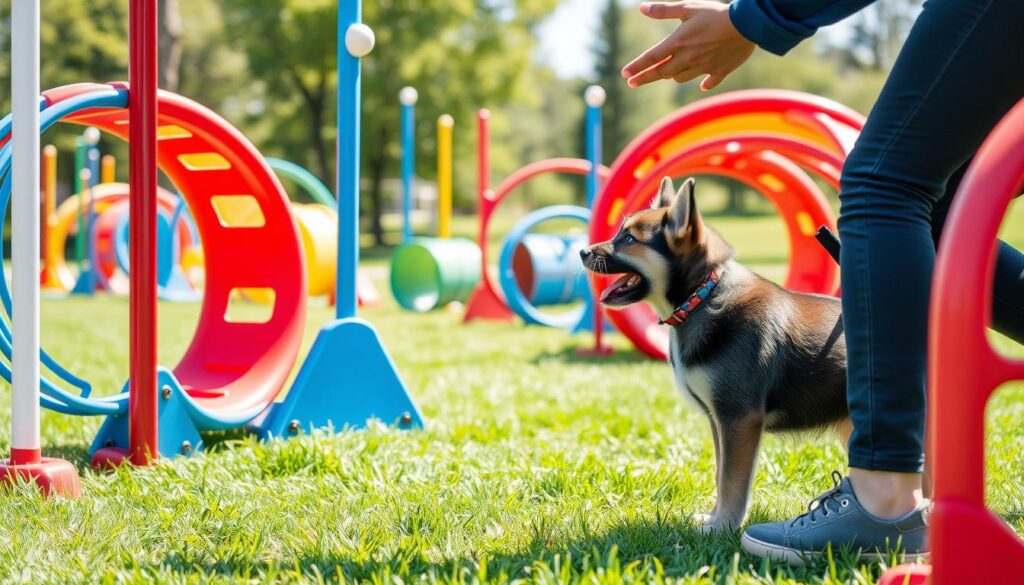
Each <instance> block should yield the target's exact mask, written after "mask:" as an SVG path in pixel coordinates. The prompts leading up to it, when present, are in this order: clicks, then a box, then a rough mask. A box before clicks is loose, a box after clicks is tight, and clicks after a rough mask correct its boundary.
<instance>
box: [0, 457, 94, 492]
mask: <svg viewBox="0 0 1024 585" xmlns="http://www.w3.org/2000/svg"><path fill="white" fill-rule="evenodd" d="M19 481H30V482H32V483H35V484H36V485H37V486H38V487H39V491H40V492H41V493H42V494H43V495H44V496H61V497H64V498H71V499H75V498H78V497H79V496H81V495H82V484H81V483H80V482H79V481H78V470H77V469H75V466H74V465H72V464H70V463H68V462H67V461H64V460H63V459H52V458H50V457H43V458H42V459H40V460H39V462H38V463H21V464H14V463H11V460H10V459H2V460H0V484H6V485H10V484H14V483H16V482H19Z"/></svg>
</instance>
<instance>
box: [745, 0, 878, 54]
mask: <svg viewBox="0 0 1024 585" xmlns="http://www.w3.org/2000/svg"><path fill="white" fill-rule="evenodd" d="M873 2H874V0H735V1H734V2H733V3H732V4H731V5H730V6H729V18H730V20H732V24H733V26H735V27H736V30H738V31H739V32H740V34H741V35H743V36H744V37H746V38H747V39H748V40H750V41H752V42H754V43H755V44H757V46H759V47H761V48H762V49H764V50H766V51H768V52H770V53H775V54H776V55H784V54H786V52H787V51H789V50H790V49H792V48H793V47H795V46H797V44H799V43H800V41H802V40H804V39H806V38H807V37H809V36H812V35H813V34H814V33H816V32H818V28H819V27H822V26H826V25H829V24H834V23H836V22H839V21H840V20H842V19H844V18H846V17H847V16H850V15H851V14H853V13H854V12H857V11H858V10H860V9H861V8H864V7H865V6H867V5H868V4H871V3H873Z"/></svg>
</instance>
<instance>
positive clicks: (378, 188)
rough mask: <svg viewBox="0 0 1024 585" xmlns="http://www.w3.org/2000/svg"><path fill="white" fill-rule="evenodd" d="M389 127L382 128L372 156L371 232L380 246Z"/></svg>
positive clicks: (382, 228) (382, 236)
mask: <svg viewBox="0 0 1024 585" xmlns="http://www.w3.org/2000/svg"><path fill="white" fill-rule="evenodd" d="M388 134H389V132H388V127H387V125H383V126H381V128H380V133H379V136H378V138H379V142H377V144H375V145H374V152H373V154H372V155H371V157H370V201H371V203H373V215H372V216H371V222H370V233H371V234H373V244H374V245H375V246H380V245H381V244H383V243H384V223H383V221H382V219H383V217H384V192H383V191H384V170H385V167H387V162H388V157H387V156H386V154H385V151H386V150H387V145H388Z"/></svg>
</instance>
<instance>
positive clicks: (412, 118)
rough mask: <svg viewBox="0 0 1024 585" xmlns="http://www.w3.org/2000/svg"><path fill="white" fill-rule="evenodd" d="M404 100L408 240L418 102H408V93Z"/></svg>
mask: <svg viewBox="0 0 1024 585" xmlns="http://www.w3.org/2000/svg"><path fill="white" fill-rule="evenodd" d="M407 89H412V88H407ZM413 92H415V90H413ZM403 93H405V90H403ZM402 100H403V101H402V241H403V242H408V241H409V240H410V239H411V238H412V175H413V172H414V171H413V169H414V168H415V165H416V147H415V142H416V102H415V100H409V101H411V103H406V101H407V96H406V95H403V96H402Z"/></svg>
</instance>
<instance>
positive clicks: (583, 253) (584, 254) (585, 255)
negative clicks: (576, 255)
mask: <svg viewBox="0 0 1024 585" xmlns="http://www.w3.org/2000/svg"><path fill="white" fill-rule="evenodd" d="M593 255H594V251H593V250H591V249H590V248H589V247H588V248H583V249H582V250H580V260H583V261H584V262H585V261H587V260H589V259H590V257H591V256H593Z"/></svg>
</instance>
